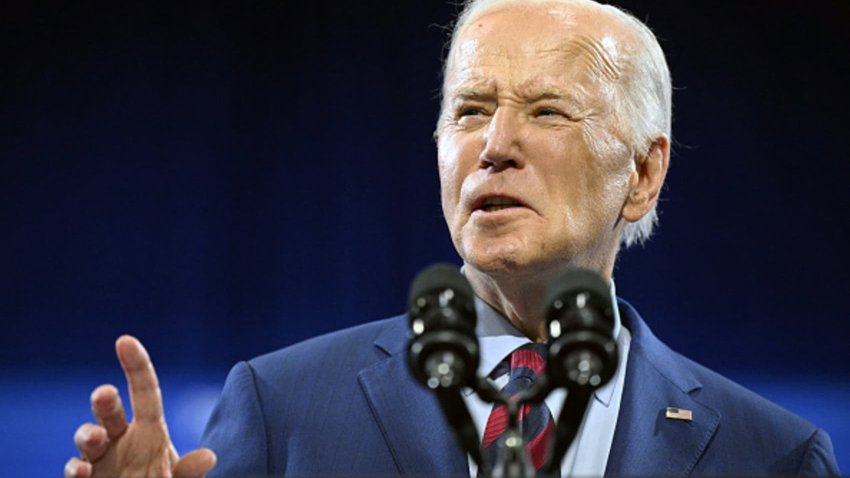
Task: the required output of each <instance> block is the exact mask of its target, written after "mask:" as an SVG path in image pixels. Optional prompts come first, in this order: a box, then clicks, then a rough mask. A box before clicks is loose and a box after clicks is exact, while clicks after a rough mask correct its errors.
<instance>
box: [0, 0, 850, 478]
mask: <svg viewBox="0 0 850 478" xmlns="http://www.w3.org/2000/svg"><path fill="white" fill-rule="evenodd" d="M15 3H17V4H16V5H11V4H6V5H4V6H2V7H0V28H2V30H1V31H2V42H0V48H2V56H0V264H2V271H3V273H2V274H0V320H2V327H3V333H2V334H0V423H2V428H3V430H4V433H2V434H0V475H3V476H7V475H8V476H13V475H19V476H56V475H60V474H61V470H62V466H63V464H64V462H65V460H66V459H67V458H68V457H69V456H70V455H72V454H74V452H75V450H74V448H73V445H72V442H71V437H72V435H73V432H74V429H75V428H76V426H77V425H78V424H79V423H81V422H83V421H85V420H88V419H89V417H88V415H89V413H88V402H87V401H88V394H89V392H90V391H91V389H93V388H94V387H95V386H97V385H98V384H100V383H103V382H108V381H111V382H114V383H118V384H122V376H121V373H120V369H119V368H118V365H117V363H116V362H115V360H114V351H113V343H114V340H115V338H116V337H118V336H119V335H120V334H122V333H132V334H135V335H137V336H138V337H140V338H141V339H142V340H143V342H144V343H145V344H146V345H147V347H148V349H149V351H150V352H151V355H152V356H153V358H154V360H155V363H156V365H157V368H158V370H159V371H160V374H161V379H162V381H163V384H164V387H163V389H164V393H165V400H166V408H167V410H166V412H167V415H168V418H169V422H170V425H171V431H172V434H173V435H174V438H175V441H176V442H177V445H178V448H179V449H180V450H182V451H186V450H188V449H191V448H193V447H194V446H195V445H196V444H197V440H198V436H199V433H200V429H201V428H202V426H203V423H204V421H205V420H206V416H207V414H208V413H209V409H210V407H211V406H212V404H213V403H214V401H215V399H216V397H217V394H218V391H219V390H220V387H221V384H222V382H223V380H224V377H225V375H226V373H227V370H228V369H229V367H230V366H231V365H232V364H233V363H234V362H235V361H237V360H243V359H247V358H250V357H253V356H255V355H258V354H261V353H264V352H267V351H270V350H273V349H276V348H279V347H281V346H284V345H287V344H291V343H293V342H296V341H299V340H301V339H304V338H306V337H310V336H313V335H317V334H320V333H323V332H327V331H331V330H335V329H338V328H341V327H345V326H349V325H354V324H358V323H362V322H366V321H369V320H373V319H377V318H381V317H385V316H389V315H394V314H397V313H399V312H401V311H402V310H403V308H404V305H405V297H406V290H407V286H408V284H409V281H410V279H411V278H412V277H413V275H415V273H416V272H417V271H418V270H419V269H421V268H422V267H424V266H426V265H428V264H430V263H433V262H436V261H446V260H448V261H455V262H457V256H456V254H455V253H454V250H453V247H452V245H451V243H450V241H449V238H448V234H447V232H446V230H445V225H444V223H443V220H442V218H441V210H440V204H439V194H438V189H439V183H438V178H437V171H436V162H435V157H436V152H435V147H434V143H433V140H432V139H431V133H432V131H433V127H434V123H435V120H436V115H437V109H438V91H439V86H440V75H439V70H440V59H441V54H442V48H443V44H444V42H445V40H446V33H447V30H446V28H445V26H446V25H448V24H449V23H450V21H451V19H452V17H453V15H454V12H455V11H456V7H455V6H454V5H452V4H451V3H445V4H444V3H443V2H438V1H435V0H405V1H404V2H389V1H386V2H377V1H365V2H342V1H334V0H331V1H325V2H321V3H320V2H270V1H267V2H231V3H204V4H198V5H189V4H188V3H179V4H170V3H165V2H161V3H159V4H156V3H153V4H152V3H150V2H138V1H127V2H85V1H81V2H58V1H54V2H49V1H48V2H15ZM620 5H622V6H625V7H627V8H628V9H629V10H631V11H632V12H633V13H635V14H636V15H637V16H638V17H639V18H642V19H644V20H647V21H648V23H649V24H650V26H651V27H652V28H653V29H654V30H655V31H656V33H657V34H658V36H659V37H660V39H661V43H662V46H663V47H664V48H665V50H666V51H667V53H668V59H669V63H670V66H671V70H672V73H673V78H674V84H675V86H676V91H675V96H674V104H675V114H674V116H675V120H674V135H675V137H676V145H675V148H674V149H675V151H674V156H673V160H672V166H671V170H670V173H669V175H668V184H667V187H666V188H665V191H664V195H663V199H662V203H661V227H660V228H659V229H658V233H657V235H656V236H655V237H654V239H653V240H652V241H651V242H650V243H649V244H647V245H646V246H645V247H642V248H636V249H634V250H630V251H627V252H625V253H624V254H622V255H621V258H620V261H619V264H618V267H617V269H616V271H615V276H616V279H617V288H618V291H619V293H620V295H621V296H623V297H625V298H627V299H628V300H630V301H631V302H632V303H634V304H635V305H636V306H637V307H638V308H639V309H640V310H641V311H642V313H643V315H644V316H645V318H646V319H647V320H648V321H649V322H650V325H651V326H652V327H653V329H654V330H655V332H656V334H657V335H659V336H660V337H661V338H662V339H664V340H665V341H667V342H668V343H669V344H670V345H671V346H672V347H673V348H675V349H677V350H679V351H681V352H683V353H684V354H685V355H688V356H690V357H692V358H694V359H696V360H697V361H699V362H701V363H703V364H705V365H708V366H709V367H712V368H714V369H716V370H718V371H720V372H722V373H724V374H726V375H729V376H731V377H733V378H735V379H737V380H739V381H740V382H742V383H744V384H745V385H747V386H749V387H750V388H753V389H754V390H756V391H757V392H759V393H762V394H764V395H765V396H767V397H768V398H770V399H772V400H774V401H776V402H778V403H780V404H781V405H783V406H785V407H787V408H789V409H791V410H792V411H794V412H796V413H799V414H801V415H803V416H804V417H806V418H808V419H809V420H811V421H813V422H814V423H816V424H817V425H819V426H821V427H824V428H825V429H826V430H827V431H829V432H830V434H831V435H832V437H833V441H834V444H835V447H836V452H837V454H838V457H839V464H840V465H841V467H842V469H843V470H845V472H846V471H847V470H850V380H848V379H850V351H849V350H848V349H850V348H848V346H847V337H848V332H850V325H848V318H847V315H848V314H847V313H846V312H845V311H844V310H845V307H844V301H845V299H846V298H847V297H848V296H850V275H848V272H847V266H848V258H850V252H848V248H847V238H846V231H847V230H848V226H850V213H848V210H850V199H849V198H848V197H849V196H848V185H849V184H850V158H848V151H850V140H848V136H850V135H848V131H847V127H848V121H847V113H848V111H850V108H848V106H850V105H849V104H848V103H850V102H848V95H847V84H850V72H849V71H848V69H850V51H848V48H847V46H846V45H848V44H850V33H848V29H847V28H846V25H847V22H848V20H850V4H848V3H847V2H843V1H839V0H833V1H814V2H798V1H776V0H757V1H749V2H709V1H705V0H703V1H689V2H681V1H674V0H669V1H657V0H656V1H653V2H649V1H637V0H634V1H628V2H622V3H620ZM122 387H123V385H122Z"/></svg>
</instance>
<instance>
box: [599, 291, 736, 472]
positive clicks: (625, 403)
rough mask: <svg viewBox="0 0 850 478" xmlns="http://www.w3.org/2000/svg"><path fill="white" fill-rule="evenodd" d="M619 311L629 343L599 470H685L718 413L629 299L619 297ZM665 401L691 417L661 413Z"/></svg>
mask: <svg viewBox="0 0 850 478" xmlns="http://www.w3.org/2000/svg"><path fill="white" fill-rule="evenodd" d="M620 313H621V317H622V318H623V323H624V324H625V325H626V326H627V327H628V328H629V330H630V331H631V332H632V345H631V351H630V356H629V361H628V366H627V369H626V383H625V387H624V389H623V398H622V401H621V404H620V413H619V417H618V420H617V430H616V432H615V434H614V442H613V444H612V445H611V453H610V455H609V460H608V466H607V468H606V470H605V474H606V475H608V476H619V475H646V476H648V475H653V476H683V475H688V474H690V473H691V471H692V470H693V469H694V467H695V466H696V464H697V462H698V461H699V459H700V458H701V457H702V456H703V454H704V453H705V451H706V449H707V448H708V446H709V443H710V442H711V438H712V437H713V436H714V433H715V432H716V430H717V426H718V424H719V423H720V414H719V413H718V412H717V411H715V410H713V409H711V408H709V407H707V406H705V405H703V404H701V403H699V402H698V401H697V400H696V399H695V395H694V394H695V393H696V392H698V391H699V390H700V389H701V388H702V385H701V384H700V383H699V382H698V381H697V380H696V379H695V378H694V377H693V376H692V375H691V374H690V373H689V372H688V371H687V368H686V367H683V366H682V365H683V364H682V361H683V360H684V359H683V358H681V357H680V356H678V355H676V354H675V353H674V352H673V351H671V350H670V349H668V348H667V347H666V346H665V345H664V344H663V343H661V342H660V341H659V340H658V339H657V338H655V336H654V335H653V334H652V332H651V331H650V330H649V328H648V327H647V326H646V324H645V323H644V322H643V321H642V320H641V318H640V317H639V316H638V315H637V312H636V311H635V310H634V309H633V308H632V307H631V306H630V305H628V304H626V303H625V302H621V303H620ZM667 407H678V408H681V409H687V410H691V411H692V413H693V419H692V420H691V421H686V420H676V419H669V418H666V417H665V412H666V408H667Z"/></svg>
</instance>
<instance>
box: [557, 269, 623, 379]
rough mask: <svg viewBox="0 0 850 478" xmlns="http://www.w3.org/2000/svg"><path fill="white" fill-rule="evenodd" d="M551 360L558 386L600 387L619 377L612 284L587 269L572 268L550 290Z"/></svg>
mask: <svg viewBox="0 0 850 478" xmlns="http://www.w3.org/2000/svg"><path fill="white" fill-rule="evenodd" d="M546 304H547V308H546V322H547V325H548V331H549V359H548V361H547V364H546V365H547V368H546V373H547V375H548V376H549V379H550V380H552V381H553V382H554V384H555V385H556V386H564V387H567V388H568V389H575V388H585V387H587V388H591V389H596V388H598V387H600V386H602V385H604V384H605V383H606V382H607V381H608V380H610V379H611V377H612V376H613V375H614V371H615V370H616V367H617V343H616V342H615V341H614V305H613V304H612V303H611V293H610V292H609V289H608V284H607V282H606V281H605V279H603V278H602V277H601V276H600V275H599V274H597V273H596V272H593V271H590V270H588V269H569V270H567V271H566V272H565V273H563V274H561V276H559V277H558V279H557V280H555V281H554V282H552V283H551V284H550V285H549V287H548V289H547V291H546Z"/></svg>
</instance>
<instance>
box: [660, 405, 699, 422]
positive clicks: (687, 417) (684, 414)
mask: <svg viewBox="0 0 850 478" xmlns="http://www.w3.org/2000/svg"><path fill="white" fill-rule="evenodd" d="M664 417H665V418H669V419H670V420H684V421H686V422H689V421H691V420H693V419H694V413H693V412H692V411H690V410H688V409H685V408H678V407H667V413H666V414H665V415H664Z"/></svg>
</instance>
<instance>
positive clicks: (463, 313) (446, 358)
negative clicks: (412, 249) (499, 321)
mask: <svg viewBox="0 0 850 478" xmlns="http://www.w3.org/2000/svg"><path fill="white" fill-rule="evenodd" d="M408 316H409V319H410V329H411V331H412V332H413V335H412V337H411V339H410V345H409V348H408V356H407V362H408V366H409V367H410V370H411V372H413V375H414V376H415V377H416V378H417V379H418V380H419V381H420V382H422V383H423V384H425V386H426V387H428V388H430V389H432V390H434V392H435V394H436V395H437V400H438V401H439V402H440V406H441V407H442V409H443V414H444V415H445V417H446V420H447V421H448V423H449V425H450V426H451V427H452V429H453V430H454V433H455V437H456V438H457V440H458V443H459V444H460V446H461V448H463V450H464V451H465V452H466V453H468V454H469V455H470V456H471V457H472V459H473V460H474V461H475V462H476V463H478V465H479V467H481V468H480V469H483V470H485V472H487V471H488V468H487V464H486V463H485V462H484V456H483V454H482V453H481V442H480V440H479V439H478V432H477V431H476V429H475V425H474V424H473V422H472V417H471V416H470V415H469V409H467V407H466V403H465V402H464V401H463V397H462V396H461V388H463V387H466V386H470V387H474V385H475V383H476V379H477V375H476V372H477V371H478V363H479V361H480V360H481V357H480V355H479V348H478V338H477V337H476V336H475V322H476V315H475V294H474V293H473V291H472V286H470V285H469V282H468V281H467V280H466V277H464V276H463V275H462V274H461V273H460V271H459V270H458V269H457V268H456V267H454V266H452V265H449V264H435V265H433V266H431V267H428V268H427V269H425V270H424V271H422V272H420V273H419V275H417V276H416V278H415V279H414V280H413V283H412V284H411V285H410V296H409V303H408Z"/></svg>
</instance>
